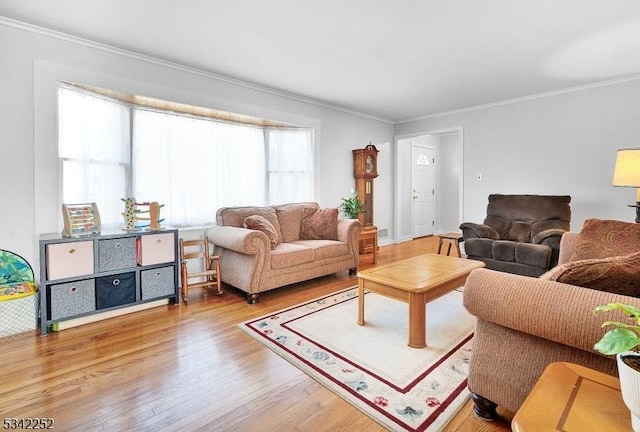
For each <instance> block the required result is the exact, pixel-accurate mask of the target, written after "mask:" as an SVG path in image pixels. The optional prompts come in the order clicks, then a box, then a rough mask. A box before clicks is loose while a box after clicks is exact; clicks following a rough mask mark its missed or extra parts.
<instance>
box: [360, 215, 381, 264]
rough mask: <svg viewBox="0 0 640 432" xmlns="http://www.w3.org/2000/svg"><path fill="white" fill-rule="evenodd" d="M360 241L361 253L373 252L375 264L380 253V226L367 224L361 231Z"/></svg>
mask: <svg viewBox="0 0 640 432" xmlns="http://www.w3.org/2000/svg"><path fill="white" fill-rule="evenodd" d="M358 243H359V244H358V248H359V253H360V255H364V254H369V253H371V254H372V257H373V258H372V260H373V264H375V263H376V261H377V255H378V227H375V226H373V225H367V226H365V227H364V228H363V229H362V231H360V237H359V241H358Z"/></svg>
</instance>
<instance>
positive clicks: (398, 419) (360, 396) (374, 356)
mask: <svg viewBox="0 0 640 432" xmlns="http://www.w3.org/2000/svg"><path fill="white" fill-rule="evenodd" d="M357 306H358V299H357V288H355V287H354V288H349V289H347V290H344V291H340V292H337V293H334V294H331V295H329V296H326V297H322V298H319V299H316V300H313V301H310V302H308V303H303V304H300V305H296V306H293V307H291V308H288V309H285V310H281V311H278V312H275V313H271V314H268V315H266V316H263V317H260V318H255V319H252V320H249V321H246V322H243V323H240V324H238V327H239V328H241V329H242V330H244V331H245V332H247V334H249V335H250V336H252V337H254V338H255V339H257V340H258V341H260V342H261V343H263V344H264V345H265V346H267V347H268V348H270V349H271V350H273V351H274V352H276V353H277V354H279V355H280V356H282V357H283V358H284V359H286V360H287V361H289V362H290V363H292V364H293V365H295V366H296V367H298V368H300V369H301V370H303V371H304V372H305V373H307V374H308V375H310V376H311V377H313V378H314V379H316V380H317V381H318V382H320V383H321V384H323V385H325V386H326V387H328V388H329V389H330V390H332V391H333V392H335V393H336V394H337V395H339V396H340V397H342V398H343V399H345V400H346V401H348V402H349V403H351V404H352V405H354V406H356V407H357V408H358V409H360V410H361V411H363V412H364V413H366V414H367V415H369V416H370V417H372V418H373V419H375V420H376V421H378V422H379V423H381V424H382V425H384V426H385V427H386V428H388V429H390V430H397V431H437V430H441V429H442V428H443V427H444V426H445V425H446V424H447V423H448V422H449V421H450V419H451V418H452V417H453V416H454V415H455V413H456V412H457V411H458V410H459V409H460V408H461V407H462V406H463V405H464V403H465V402H466V401H467V399H468V397H469V391H468V390H467V374H468V364H469V357H470V354H471V339H472V337H473V328H474V325H475V320H474V318H473V316H471V315H470V314H469V313H468V312H467V311H466V309H465V308H464V307H463V306H462V290H461V289H460V290H456V291H452V292H451V293H448V294H446V295H445V296H442V297H440V298H438V299H436V300H434V301H432V302H430V303H428V304H427V347H426V348H421V349H415V348H410V347H409V346H407V340H408V306H407V304H406V303H404V302H400V301H397V300H393V299H389V298H387V297H384V296H381V295H378V294H375V293H366V294H365V325H364V326H359V325H358V324H357V323H356V319H357Z"/></svg>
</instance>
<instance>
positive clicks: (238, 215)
mask: <svg viewBox="0 0 640 432" xmlns="http://www.w3.org/2000/svg"><path fill="white" fill-rule="evenodd" d="M254 215H258V216H262V217H264V218H265V219H266V220H268V221H269V222H270V223H271V225H273V227H274V228H275V229H276V232H277V233H278V243H280V242H281V241H282V240H281V239H282V235H281V234H280V223H279V222H278V217H277V216H276V210H275V209H274V208H273V207H223V208H220V209H218V211H217V213H216V221H217V222H218V225H219V226H234V227H238V228H244V219H245V218H246V217H248V216H254Z"/></svg>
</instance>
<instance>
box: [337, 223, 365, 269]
mask: <svg viewBox="0 0 640 432" xmlns="http://www.w3.org/2000/svg"><path fill="white" fill-rule="evenodd" d="M360 231H362V225H361V224H360V221H359V220H358V219H338V240H340V241H341V242H344V243H345V244H346V245H347V248H348V249H349V253H350V254H351V255H353V256H354V257H355V258H356V260H357V259H358V258H359V245H358V239H359V237H358V235H359V234H360ZM357 263H358V261H356V264H357Z"/></svg>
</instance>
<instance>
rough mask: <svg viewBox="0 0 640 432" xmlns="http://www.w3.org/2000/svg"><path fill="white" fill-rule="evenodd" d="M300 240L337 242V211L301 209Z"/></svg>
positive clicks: (329, 209)
mask: <svg viewBox="0 0 640 432" xmlns="http://www.w3.org/2000/svg"><path fill="white" fill-rule="evenodd" d="M300 240H338V209H337V208H327V209H316V208H308V207H307V208H304V209H302V224H301V226H300Z"/></svg>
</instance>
